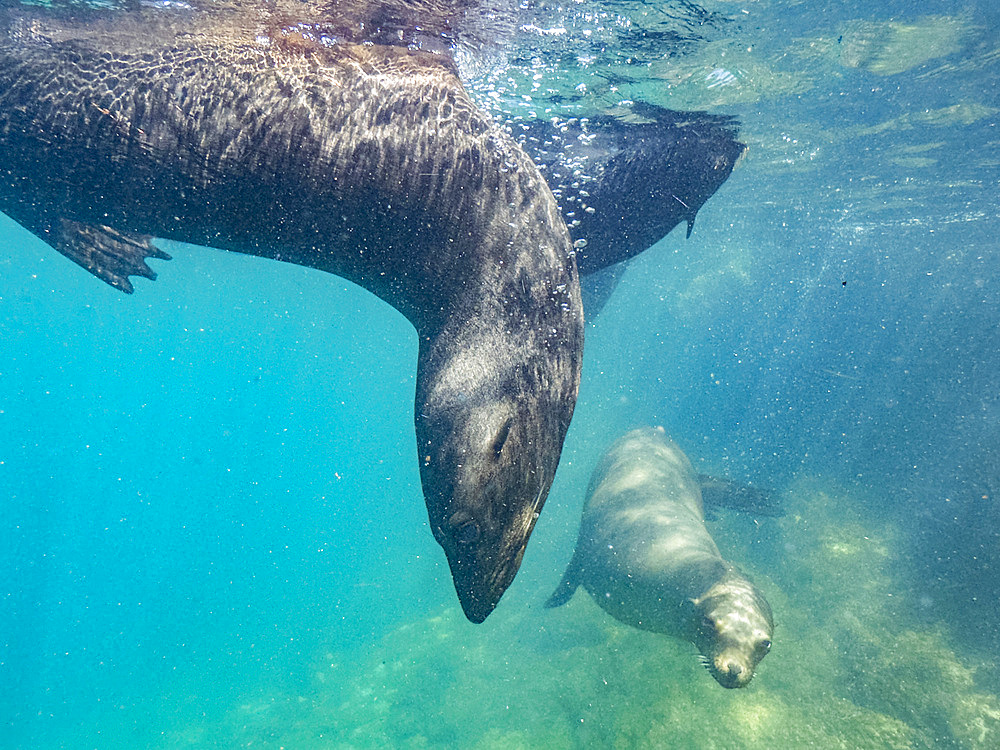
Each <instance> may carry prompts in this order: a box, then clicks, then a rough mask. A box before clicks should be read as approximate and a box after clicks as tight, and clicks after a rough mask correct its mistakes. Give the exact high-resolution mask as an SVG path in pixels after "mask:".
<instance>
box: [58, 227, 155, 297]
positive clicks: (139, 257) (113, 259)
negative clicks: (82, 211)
mask: <svg viewBox="0 0 1000 750" xmlns="http://www.w3.org/2000/svg"><path fill="white" fill-rule="evenodd" d="M56 250H58V251H59V252H61V253H62V254H63V255H65V256H66V257H67V258H69V259H70V260H71V261H73V262H74V263H77V264H78V265H81V266H83V267H84V268H86V269H87V270H88V271H90V272H91V273H92V274H94V276H96V277H97V278H99V279H101V280H102V281H106V282H107V283H108V284H110V285H111V286H113V287H114V288H115V289H121V290H122V291H123V292H125V293H126V294H131V293H132V283H131V282H130V281H129V280H128V277H129V276H145V277H146V278H147V279H150V280H153V279H155V278H156V272H155V271H153V269H152V268H150V267H149V266H147V265H146V258H161V259H163V260H170V256H169V255H167V254H166V253H165V252H163V251H162V250H160V249H159V248H156V247H153V238H152V237H150V236H149V235H147V234H133V233H131V232H119V231H118V230H117V229H112V228H111V227H106V226H101V225H93V224H82V223H80V222H78V221H63V223H62V234H61V236H60V238H59V242H58V243H57V244H56Z"/></svg>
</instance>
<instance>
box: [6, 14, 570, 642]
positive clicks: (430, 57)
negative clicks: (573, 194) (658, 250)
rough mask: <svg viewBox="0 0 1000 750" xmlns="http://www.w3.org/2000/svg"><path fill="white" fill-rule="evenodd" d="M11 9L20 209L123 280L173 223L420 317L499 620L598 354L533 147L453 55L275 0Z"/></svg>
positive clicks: (472, 613) (484, 580)
mask: <svg viewBox="0 0 1000 750" xmlns="http://www.w3.org/2000/svg"><path fill="white" fill-rule="evenodd" d="M2 18H3V23H4V24H5V27H6V29H7V33H6V34H4V35H2V36H0V210H3V211H4V212H5V213H7V214H9V215H10V216H11V217H12V218H14V219H15V220H16V221H18V222H19V223H21V224H22V225H23V226H25V227H26V228H28V229H29V230H30V231H32V232H33V233H35V234H36V235H37V236H39V237H41V238H42V239H43V240H44V241H46V242H48V243H49V244H51V245H52V246H54V247H55V248H56V249H58V250H60V251H61V252H63V253H64V254H66V255H67V256H68V257H71V258H72V259H73V260H74V261H76V262H77V263H79V264H80V265H83V266H84V267H85V268H87V269H88V270H90V271H91V272H92V273H94V274H95V275H98V276H100V277H101V278H103V279H104V280H106V281H108V283H112V284H113V285H115V286H117V287H118V288H120V289H122V290H124V291H131V283H130V281H129V279H128V275H129V274H132V275H135V274H141V275H146V276H149V277H151V278H152V277H155V274H154V273H152V271H151V270H150V269H149V268H148V267H147V266H146V265H145V263H144V260H143V257H142V256H143V255H145V256H146V257H155V255H156V253H157V252H158V251H156V250H155V248H153V247H152V246H151V245H150V244H149V236H150V235H153V236H157V237H164V238H169V239H174V240H181V241H185V242H191V243H195V244H199V245H209V246H213V247H217V248H221V249H225V250H230V251H234V252H240V253H245V254H248V255H257V256H261V257H267V258H273V259H276V260H281V261H285V262H290V263H296V264H299V265H304V266H309V267H311V268H316V269H319V270H323V271H327V272H330V273H334V274H337V275H339V276H342V277H344V278H347V279H350V280H351V281H353V282H355V283H357V284H359V285H361V286H363V287H365V288H366V289H368V290H370V291H372V292H373V293H375V294H376V295H378V296H379V297H381V298H382V299H384V300H386V301H387V302H389V303H390V304H392V305H393V306H395V307H396V308H397V309H398V310H400V312H402V313H403V314H404V315H405V316H406V317H407V318H408V319H409V320H410V321H411V322H412V323H413V324H414V326H415V327H416V328H417V331H418V334H419V338H420V353H419V361H418V365H417V393H416V405H415V422H416V425H415V426H416V433H417V450H418V456H419V461H420V469H421V479H422V484H423V489H424V494H425V499H426V503H427V509H428V515H429V518H430V522H431V528H432V530H433V532H434V535H435V537H436V538H437V540H438V541H439V542H440V543H441V545H442V547H443V548H444V550H445V553H446V555H447V556H448V560H449V563H450V565H451V570H452V574H453V578H454V581H455V585H456V589H457V591H458V594H459V598H460V600H461V602H462V605H463V607H464V609H465V612H466V614H467V615H468V617H469V618H470V619H472V620H473V621H476V622H480V621H482V620H483V619H485V617H486V616H487V615H488V614H489V613H490V611H492V609H493V607H494V606H495V605H496V603H497V601H498V600H499V598H500V596H501V595H502V593H503V591H504V590H505V589H506V588H507V586H508V585H509V584H510V582H511V580H512V579H513V576H514V574H515V572H516V571H517V568H518V565H519V564H520V560H521V555H522V554H523V551H524V546H525V544H526V543H527V539H528V536H529V534H530V533H531V530H532V528H533V526H534V523H535V519H537V517H538V512H539V511H540V510H541V507H542V504H543V503H544V501H545V496H546V494H547V492H548V488H549V485H550V484H551V482H552V478H553V475H554V473H555V469H556V465H557V463H558V460H559V454H560V450H561V447H562V442H563V438H564V436H565V433H566V429H567V427H568V425H569V421H570V418H571V416H572V412H573V406H574V403H575V401H576V394H577V387H578V382H579V369H580V359H581V355H582V344H583V339H582V335H583V334H582V331H583V327H582V323H583V318H582V306H581V303H580V297H579V282H578V277H577V271H576V266H575V262H574V260H573V257H572V248H571V241H570V238H569V234H568V231H567V228H566V226H565V223H564V221H563V220H562V218H561V216H560V213H559V209H558V206H557V205H556V202H555V200H554V198H553V196H552V194H551V192H550V190H549V189H548V187H547V186H546V185H545V182H544V180H543V179H542V177H541V176H540V174H539V172H538V170H537V168H536V167H535V165H534V164H533V163H532V161H531V160H530V159H529V158H528V157H527V156H526V155H525V154H524V152H523V151H522V150H521V148H520V147H518V146H517V145H516V144H515V143H514V142H513V141H512V140H511V138H510V136H509V135H507V134H506V133H505V132H504V131H503V130H502V129H500V128H498V127H496V126H495V124H494V123H493V122H492V121H491V120H490V119H489V118H488V117H487V116H486V115H485V114H483V113H482V112H480V111H479V110H478V109H477V108H476V107H475V106H474V105H473V104H472V102H471V101H470V100H469V98H468V96H467V94H466V92H465V90H464V89H463V87H462V85H461V83H460V82H459V80H458V78H457V76H456V73H455V70H454V67H453V65H452V63H451V61H450V60H449V59H448V58H446V57H443V56H440V55H435V54H430V53H426V52H419V51H411V50H408V49H406V48H405V47H388V46H379V45H357V44H351V43H346V42H342V43H335V44H327V43H321V37H322V35H323V34H324V33H325V32H326V30H327V27H320V26H315V27H314V26H309V25H308V24H304V23H301V22H295V23H292V22H291V21H290V20H289V19H288V18H287V17H286V16H284V15H282V14H281V13H272V12H269V11H265V10H263V9H255V10H253V12H246V11H244V10H242V9H237V10H235V11H233V12H228V11H227V12H225V13H220V14H217V15H210V14H205V13H192V12H190V11H176V12H168V11H164V10H156V11H142V12H139V11H137V12H133V13H117V14H114V15H112V16H102V15H100V14H90V15H88V16H87V17H86V18H85V19H84V20H82V21H74V20H67V19H63V18H56V17H53V16H51V15H46V14H44V13H33V12H29V11H18V12H12V13H8V14H7V15H6V16H3V17H2ZM95 238H96V239H95ZM102 238H103V239H102ZM95 243H96V245H97V250H94V249H93V248H92V247H91V246H92V245H95ZM143 248H145V249H146V250H143ZM98 250H99V252H98ZM161 257H162V256H161ZM170 270H171V272H172V273H174V274H178V275H179V274H181V273H183V269H181V268H176V267H175V268H171V269H170ZM175 283H176V282H175ZM223 312H224V311H223ZM318 387H322V386H318ZM501 434H502V436H503V439H502V440H501V439H500V436H501Z"/></svg>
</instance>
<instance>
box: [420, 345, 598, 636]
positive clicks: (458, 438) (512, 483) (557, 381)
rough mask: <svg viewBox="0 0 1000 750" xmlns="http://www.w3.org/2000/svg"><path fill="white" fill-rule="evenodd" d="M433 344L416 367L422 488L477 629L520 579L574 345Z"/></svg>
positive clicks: (562, 426)
mask: <svg viewBox="0 0 1000 750" xmlns="http://www.w3.org/2000/svg"><path fill="white" fill-rule="evenodd" d="M549 330H553V329H549ZM438 339H439V342H438V345H436V346H435V345H434V344H433V343H432V342H427V343H426V344H425V342H424V341H421V354H420V364H419V366H418V368H417V372H418V377H417V399H416V410H415V411H416V414H415V420H416V432H417V448H418V458H419V461H420V474H421V481H422V484H423V489H424V496H425V499H426V501H427V514H428V517H429V519H430V524H431V530H432V531H433V532H434V537H435V538H436V539H437V541H438V543H439V544H440V545H441V547H442V548H443V549H444V552H445V555H446V556H447V558H448V564H449V566H450V567H451V574H452V579H453V581H454V583H455V590H456V592H457V593H458V598H459V601H460V602H461V604H462V609H463V610H464V611H465V615H466V616H467V617H468V618H469V619H470V620H471V621H472V622H476V623H479V622H482V621H483V620H485V619H486V617H487V616H488V615H489V614H490V612H492V611H493V608H494V607H495V606H496V605H497V602H498V601H499V600H500V597H501V596H502V595H503V593H504V591H505V590H506V589H507V587H508V586H509V585H510V583H511V581H512V580H513V578H514V575H515V574H516V573H517V570H518V567H519V566H520V564H521V558H522V556H523V555H524V549H525V546H526V545H527V543H528V537H529V535H530V534H531V531H532V529H533V528H534V526H535V521H536V520H537V519H538V514H539V512H540V511H541V509H542V504H543V503H544V502H545V498H546V495H547V494H548V491H549V486H550V485H551V484H552V479H553V477H554V475H555V471H556V466H557V465H558V463H559V454H560V451H561V449H562V443H563V439H564V438H565V435H566V430H567V428H568V427H569V422H570V418H571V417H572V414H573V406H574V404H575V401H576V389H577V383H578V373H579V362H578V354H577V353H578V352H579V348H577V349H576V352H572V353H571V352H570V348H569V347H566V352H567V353H566V355H565V356H563V355H562V354H560V352H561V351H562V349H563V347H562V346H561V345H560V344H556V345H553V346H552V348H550V349H546V348H544V347H540V348H537V349H536V348H535V345H534V343H532V341H531V337H530V336H529V337H527V338H524V337H520V336H519V337H517V339H518V340H517V341H511V340H508V341H506V342H504V337H503V336H497V337H493V336H480V337H478V338H476V337H474V338H473V339H470V338H469V337H468V336H454V337H453V336H439V337H438ZM533 351H534V352H535V353H533Z"/></svg>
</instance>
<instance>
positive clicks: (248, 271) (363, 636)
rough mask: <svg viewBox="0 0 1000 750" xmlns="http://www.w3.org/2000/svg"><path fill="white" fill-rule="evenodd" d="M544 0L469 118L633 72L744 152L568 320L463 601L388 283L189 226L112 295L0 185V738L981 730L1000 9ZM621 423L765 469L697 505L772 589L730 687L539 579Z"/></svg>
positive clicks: (711, 464)
mask: <svg viewBox="0 0 1000 750" xmlns="http://www.w3.org/2000/svg"><path fill="white" fill-rule="evenodd" d="M693 8H699V9H700V10H702V11H704V14H699V13H696V12H694V10H693ZM597 11H600V12H597ZM601 13H603V14H604V15H601ZM538 19H539V23H538V24H537V26H538V28H544V29H553V28H565V29H566V33H565V34H555V35H547V36H543V35H541V34H539V33H534V34H532V33H531V32H525V35H524V36H523V37H520V42H519V43H520V44H521V45H522V48H521V49H518V50H514V51H513V52H511V53H510V54H509V55H508V57H507V58H506V59H505V60H503V61H502V62H503V65H502V66H501V67H500V68H497V67H493V68H490V67H489V66H488V65H487V66H485V67H484V68H482V69H479V70H476V71H474V72H475V77H474V78H470V80H469V86H470V88H471V89H472V90H473V91H475V93H476V96H477V97H479V98H480V100H481V101H482V102H483V104H484V106H487V107H490V108H491V109H493V110H494V111H495V112H496V113H497V115H498V117H517V116H522V117H523V116H545V115H546V114H547V112H546V109H547V108H553V107H555V108H556V109H558V111H559V112H560V113H562V112H564V111H570V112H572V111H574V109H581V110H582V109H586V108H614V107H617V106H619V104H620V102H622V101H624V100H629V99H633V100H647V101H651V102H654V103H656V104H660V105H662V106H666V107H671V108H674V109H707V110H709V111H713V112H719V113H724V114H732V115H737V116H738V117H739V118H740V119H741V122H742V130H741V138H742V139H743V140H744V141H745V142H746V143H747V144H748V146H749V150H748V153H747V156H746V157H745V158H744V160H743V161H742V162H741V163H740V164H739V165H738V166H737V168H736V170H735V171H734V173H733V175H732V177H731V178H730V180H729V181H728V182H727V183H726V184H725V185H724V186H723V187H722V189H721V190H720V191H719V193H718V194H716V195H715V196H714V197H713V198H712V199H711V200H710V201H709V202H708V203H707V204H706V206H705V208H704V209H703V210H702V211H701V213H700V214H699V217H698V221H697V223H696V226H695V230H694V233H693V235H692V237H691V238H690V239H689V240H687V241H685V240H684V238H683V236H682V234H681V231H682V230H679V231H678V232H676V233H675V234H672V235H670V236H669V237H668V238H667V239H666V240H665V241H663V242H661V243H660V244H659V245H657V246H656V247H655V248H653V249H652V250H650V251H648V252H647V253H645V254H644V255H643V256H642V257H640V258H639V259H637V260H636V261H634V262H633V263H632V265H631V266H630V268H629V270H628V271H627V272H626V274H625V278H624V281H623V283H622V284H621V286H620V287H619V288H618V290H617V291H616V292H615V295H614V296H613V297H612V299H611V301H610V302H609V304H608V306H607V307H606V309H605V310H604V311H603V312H602V314H601V315H600V317H598V318H597V319H595V320H593V321H591V322H590V323H589V324H588V330H587V349H586V355H585V364H584V374H583V382H582V384H581V394H580V401H579V404H578V407H577V413H576V416H575V418H574V422H573V425H572V426H571V428H570V432H569V436H568V438H567V441H566V445H565V449H564V456H563V461H562V463H561V465H560V469H559V474H558V475H557V478H556V482H555V485H554V486H553V489H552V492H551V493H550V496H549V501H548V503H547V505H546V508H545V511H544V513H543V514H542V517H541V520H540V521H539V524H538V526H537V529H536V531H535V533H534V535H533V537H532V540H531V543H530V544H529V547H528V552H527V554H526V556H525V560H524V564H523V567H522V570H521V572H520V574H519V575H518V577H517V579H516V580H515V582H514V585H513V586H512V587H511V589H510V590H509V592H508V593H507V595H506V596H505V597H504V599H503V601H502V602H501V605H500V606H499V608H498V609H497V611H496V612H495V613H494V614H493V615H491V616H490V618H489V619H488V620H487V621H486V622H485V623H484V624H483V625H479V626H475V625H472V624H470V623H468V622H467V621H466V620H465V619H464V618H463V617H462V615H461V611H460V609H459V607H458V604H457V601H456V600H455V597H454V593H453V590H452V585H451V580H450V575H449V572H448V568H447V564H446V562H445V559H444V556H443V554H442V553H441V552H440V550H439V548H438V547H437V545H436V544H435V542H434V540H433V538H432V537H431V534H430V531H429V529H428V527H427V521H426V513H425V510H424V504H423V501H422V496H421V492H420V482H419V477H418V473H417V465H416V461H415V460H414V450H413V426H412V398H413V388H414V379H413V371H414V367H415V360H416V337H415V335H414V333H413V330H412V328H411V327H410V326H409V324H408V323H407V322H406V320H405V319H404V318H403V317H402V316H400V315H399V314H398V313H396V312H395V311H394V310H392V309H391V308H389V307H388V306H387V305H385V304H384V303H382V302H381V301H379V300H377V299H375V298H373V297H372V296H371V295H368V294H367V293H365V292H362V291H360V290H359V289H357V288H356V287H352V286H351V285H349V284H348V283H347V282H344V281H341V280H340V279H337V278H335V277H331V276H327V275H324V274H321V273H318V272H311V271H308V270H306V269H302V268H296V267H292V266H290V265H285V264H279V263H273V262H270V261H264V260H260V259H256V258H246V257H237V256H230V255H226V254H224V253H221V252H216V251H208V250H204V249H200V248H189V247H184V246H179V245H170V246H168V247H167V249H168V251H169V252H170V253H171V255H173V260H172V261H170V262H169V263H167V262H155V261H154V263H155V264H156V270H157V271H158V272H159V273H160V277H159V280H158V281H156V282H155V283H146V282H144V281H141V280H140V282H139V283H138V284H137V290H136V294H135V295H133V296H131V297H126V296H124V295H122V294H120V293H119V292H117V291H115V290H113V289H111V288H109V287H107V286H105V285H103V284H101V283H99V282H97V281H95V280H94V279H93V277H91V276H90V275H89V274H87V273H86V272H84V271H83V270H82V269H79V268H77V267H76V266H74V265H73V264H71V263H69V262H67V261H66V260H65V259H64V258H62V257H61V256H59V255H58V254H57V253H55V252H54V251H53V250H51V249H49V248H47V247H46V246H45V245H44V244H42V243H41V242H40V241H38V240H37V239H34V238H33V237H31V236H30V235H28V234H27V233H26V232H24V231H23V230H22V229H20V228H19V227H18V226H16V225H15V224H13V223H11V222H9V221H7V220H3V224H2V226H0V503H2V505H0V508H2V512H0V528H2V533H3V535H4V538H5V539H7V540H10V541H9V542H8V543H6V544H4V545H2V546H0V571H2V572H3V584H2V586H0V748H4V750H6V748H31V749H32V750H34V748H91V747H93V748H126V747H127V748H135V747H162V748H174V747H180V748H187V747H190V748H199V747H225V748H229V747H233V748H236V747H267V748H280V747H285V748H326V747H376V746H378V747H386V746H395V747H446V746H447V747H483V748H493V747H525V748H529V747H530V748H535V747H623V748H624V747H663V746H670V747H692V748H744V747H745V748H756V747H761V748H765V747H766V748H775V747H787V748H801V747H810V746H815V747H871V748H880V747H892V748H897V747H898V748H907V747H915V748H916V747H962V748H966V747H968V748H992V747H996V746H997V745H998V744H1000V698H998V694H1000V680H998V678H997V670H996V663H997V660H998V658H1000V629H998V627H997V625H996V622H997V620H998V617H1000V611H998V610H1000V577H998V576H997V572H996V564H997V561H998V556H1000V542H998V536H997V533H998V529H1000V510H998V506H997V504H996V502H997V501H996V499H995V498H996V494H997V492H998V491H1000V447H998V445H1000V397H998V393H1000V375H998V373H1000V368H998V366H997V365H998V361H1000V354H998V352H1000V334H998V331H1000V326H998V324H1000V295H998V288H1000V287H998V283H1000V270H998V269H1000V251H998V247H997V242H996V236H997V229H998V223H1000V205H998V204H1000V198H998V184H997V183H998V177H997V175H998V174H1000V170H998V166H1000V148H998V147H1000V133H998V129H997V121H998V113H1000V101H998V100H1000V94H998V92H1000V87H998V83H1000V37H998V33H997V29H998V28H1000V12H998V10H997V9H996V8H995V7H994V6H993V5H992V4H990V3H987V2H986V1H985V0H980V1H979V2H978V3H969V2H962V3H958V2H954V3H952V2H941V3H936V4H934V5H933V7H931V6H928V5H926V4H916V3H912V2H889V3H880V4H878V5H877V6H875V5H872V4H870V3H860V2H858V3H854V2H842V3H829V4H824V6H823V9H822V10H820V9H819V6H818V5H817V4H813V3H797V2H777V1H775V2H748V3H740V2H711V3H702V4H701V5H700V6H690V5H688V4H684V3H646V4H642V5H631V4H626V3H609V4H607V5H601V4H598V3H582V4H579V5H578V6H574V7H573V8H572V10H571V11H560V10H558V9H556V8H552V9H544V8H543V9H541V10H539V11H538ZM625 19H630V20H631V25H629V24H628V23H625V22H624V20H625ZM553 21H557V22H559V23H558V24H556V23H553ZM560 24H561V25H560ZM668 28H676V29H679V30H680V32H682V33H680V34H679V37H680V38H681V40H680V41H675V42H671V43H670V45H669V47H663V46H662V45H665V44H666V42H665V41H664V37H662V35H661V36H656V35H655V34H653V33H652V32H654V31H663V30H664V29H668ZM622 29H626V31H627V32H628V33H626V32H623V31H621V30H622ZM587 30H589V31H591V33H590V34H589V35H584V33H583V32H585V31H587ZM636 30H639V31H636ZM642 30H645V35H643V33H639V32H640V31H642ZM633 32H634V33H633ZM581 37H582V38H584V39H589V40H592V39H595V38H597V39H598V40H599V42H600V44H598V43H596V42H595V43H593V44H591V45H590V46H587V45H586V44H583V43H582V42H580V41H579V40H580V38H581ZM644 39H645V40H653V41H648V42H643V40H644ZM588 44H589V42H588ZM657 45H661V46H657ZM668 48H669V50H670V54H669V55H664V54H663V53H662V50H663V49H668ZM522 50H523V51H522ZM539 56H541V57H539ZM536 60H541V62H540V63H537V62H535V61H536ZM501 71H502V72H501ZM536 75H539V76H541V77H540V78H537V79H536V78H535V76H536ZM535 83H538V84H539V85H538V87H537V88H535V87H534V84H535ZM581 86H582V88H581ZM526 96H527V97H529V99H527V100H526V99H525V98H524V97H526ZM637 424H662V425H664V426H665V427H666V428H667V430H668V431H669V432H670V433H671V434H672V435H673V436H674V437H675V438H676V439H677V440H678V442H679V443H680V444H681V445H682V447H683V448H684V449H685V450H686V451H687V452H688V454H689V455H690V456H691V458H692V460H693V461H694V462H695V463H696V465H697V466H699V468H704V469H706V470H710V471H713V472H716V473H725V474H727V475H729V476H732V477H734V478H740V479H748V480H753V481H755V482H757V483H758V484H761V485H763V486H768V487H770V488H772V490H773V491H774V492H775V493H778V494H779V495H780V496H781V497H782V499H783V502H784V505H785V507H786V511H787V512H786V515H785V516H784V517H783V518H780V519H770V518H752V517H749V516H745V515H738V514H731V513H726V514H722V515H721V516H720V518H719V520H718V521H716V522H714V523H713V525H712V530H713V533H714V534H715V535H716V538H717V540H718V542H719V546H720V547H721V548H722V549H723V552H724V554H726V555H727V556H728V557H729V558H730V559H732V560H734V561H735V562H737V563H738V564H740V565H741V567H743V568H744V569H745V570H746V571H747V572H748V573H750V574H751V575H752V577H753V578H754V580H755V581H756V582H757V583H758V584H759V585H760V587H761V588H762V589H763V590H764V592H765V594H766V595H767V597H768V599H769V600H770V602H771V605H772V608H773V609H774V612H775V620H776V623H777V629H776V633H775V638H774V648H773V650H772V652H771V654H770V655H769V656H768V657H767V658H766V659H765V660H764V661H763V662H762V664H761V666H760V669H759V673H758V676H757V677H756V678H755V680H754V682H753V683H752V684H751V685H750V687H748V688H747V689H746V690H741V691H725V690H723V689H721V688H720V687H719V686H718V685H717V684H716V683H715V682H714V681H713V680H712V679H711V678H710V677H709V675H708V674H706V673H705V671H704V670H703V669H701V667H700V666H699V665H698V664H697V661H696V660H695V658H694V651H693V648H692V647H691V646H689V645H688V644H685V643H681V642H676V641H672V640H670V639H668V638H665V637H663V636H657V635H654V634H648V633H641V632H638V631H634V630H631V629H628V628H627V627H625V626H622V625H620V624H618V623H617V622H615V621H614V620H612V619H610V618H609V617H607V616H606V615H604V613H603V612H602V611H601V610H600V609H598V608H597V607H596V606H595V605H594V604H593V602H591V601H590V600H589V598H587V597H586V596H585V595H584V594H583V593H578V594H577V595H576V597H575V598H574V599H573V600H572V602H571V603H570V604H569V605H568V606H567V607H565V608H560V609H556V610H544V609H543V608H542V603H543V602H544V600H545V598H547V596H548V594H549V593H550V592H551V590H552V589H553V588H554V586H555V584H556V582H557V581H558V579H559V577H560V575H561V573H562V570H563V567H564V566H565V564H566V562H567V561H568V559H569V557H570V555H571V553H572V546H573V543H574V541H575V537H576V529H577V524H578V521H579V514H580V508H581V505H582V502H583V493H584V490H585V487H586V482H587V479H588V478H589V474H590V471H591V468H592V467H593V465H594V462H595V460H596V458H597V456H598V455H599V454H600V452H601V451H602V450H603V449H604V448H605V447H606V446H607V444H608V443H610V442H611V441H612V440H614V439H615V438H616V437H618V435H620V434H621V433H622V432H624V431H625V430H626V429H628V428H630V427H633V426H635V425H637Z"/></svg>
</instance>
